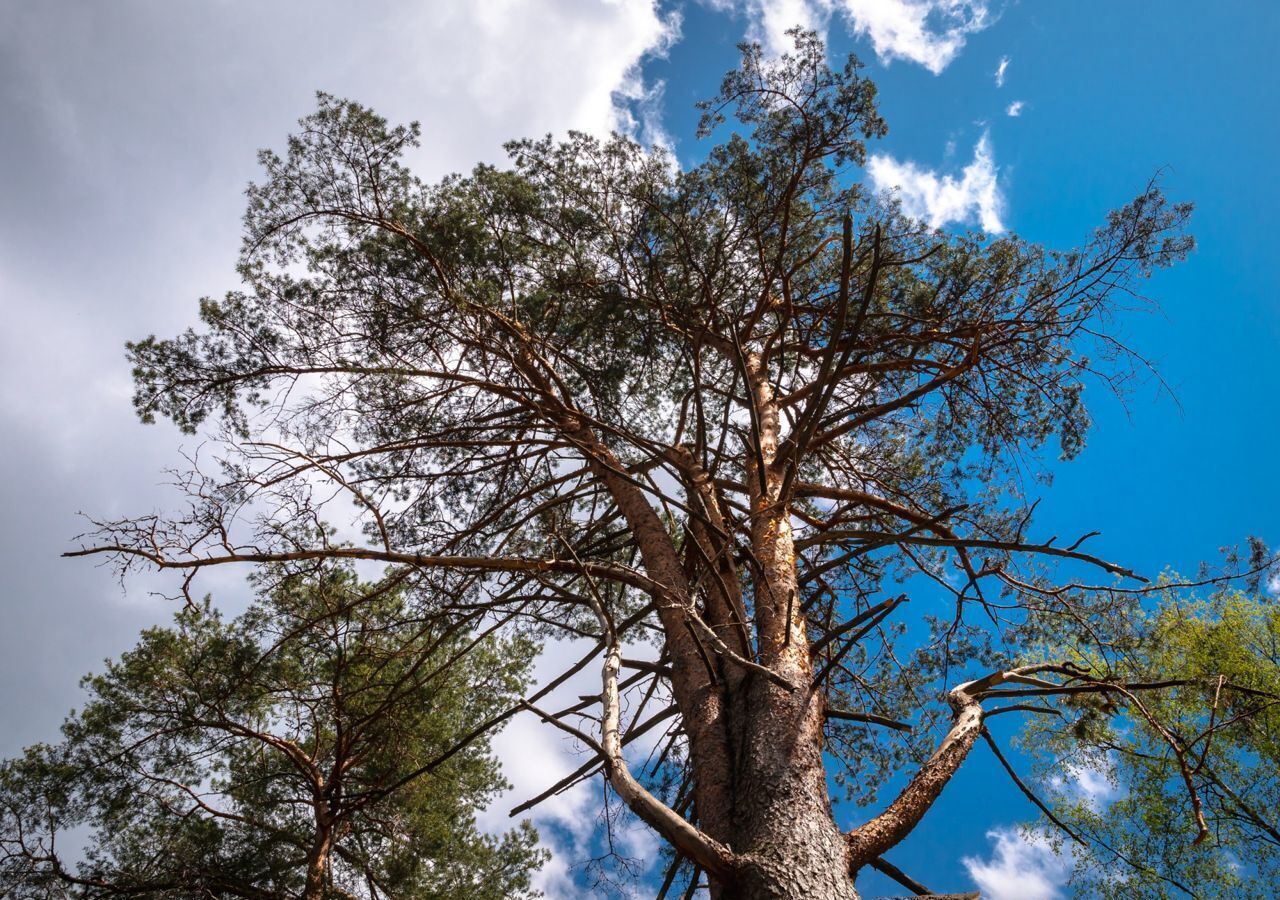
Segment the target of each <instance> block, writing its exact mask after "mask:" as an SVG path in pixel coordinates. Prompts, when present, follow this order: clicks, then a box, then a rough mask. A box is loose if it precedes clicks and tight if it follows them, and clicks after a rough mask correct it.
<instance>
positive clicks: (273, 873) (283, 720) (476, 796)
mask: <svg viewBox="0 0 1280 900" xmlns="http://www.w3.org/2000/svg"><path fill="white" fill-rule="evenodd" d="M518 643H519V642H510V641H503V640H499V639H497V638H494V637H484V638H476V637H472V636H470V635H468V634H467V633H465V631H463V630H461V629H459V628H458V627H457V626H451V625H450V624H449V623H448V622H447V621H444V620H441V619H439V618H438V617H434V616H432V615H429V614H428V615H424V614H423V613H422V612H421V611H419V610H418V609H417V608H416V607H415V606H414V605H413V604H412V603H411V600H410V598H409V597H408V596H407V594H406V592H405V591H404V590H403V589H402V587H401V585H400V584H399V580H397V579H389V580H388V581H386V582H384V583H381V584H376V585H372V584H361V583H359V582H358V581H357V579H356V578H355V576H354V574H353V573H352V572H350V571H348V570H345V569H342V568H338V567H328V568H321V569H316V570H315V571H314V572H312V573H310V574H307V575H299V574H291V575H286V576H283V577H282V578H280V579H278V580H276V581H275V582H274V583H273V584H272V585H271V586H270V589H269V590H267V591H266V592H265V593H264V594H263V595H262V596H261V597H260V598H259V600H258V601H257V602H256V603H255V604H254V605H253V606H252V607H251V608H250V609H249V610H248V611H247V612H245V613H244V614H243V615H241V616H239V617H237V618H236V619H234V620H231V621H226V620H225V619H224V618H223V617H222V616H220V615H219V614H218V613H217V612H216V611H215V610H214V609H213V608H212V606H211V605H210V604H209V603H208V601H207V600H206V602H205V603H204V604H203V605H201V606H191V607H188V608H187V609H185V610H183V611H182V612H181V613H179V614H178V616H177V618H176V623H175V625H174V627H172V628H153V629H151V630H148V631H147V632H145V633H144V634H143V636H142V639H141V641H140V643H139V644H138V646H137V647H135V648H134V649H133V650H131V651H129V652H127V653H125V654H124V655H123V656H122V657H121V658H120V659H119V660H118V661H115V662H110V663H108V666H107V669H106V671H105V672H104V673H103V674H100V675H94V676H90V677H88V678H86V679H85V682H84V686H85V688H86V689H87V691H88V693H89V698H90V699H89V701H88V703H87V704H86V706H85V708H84V709H83V710H81V711H80V712H79V713H78V714H75V715H73V716H71V717H70V718H69V719H68V720H67V722H66V724H65V725H64V726H63V732H64V739H63V741H62V742H61V743H58V744H55V745H39V746H35V747H31V748H29V749H28V750H27V752H26V754H25V755H24V756H22V757H20V758H18V759H14V760H10V761H8V762H6V763H5V764H4V765H3V767H2V768H0V888H2V889H3V891H4V892H5V895H6V896H12V897H32V898H34V897H63V896H75V897H107V896H116V895H119V894H140V895H143V896H152V897H174V898H181V897H191V898H195V897H263V898H266V897H295V896H299V895H301V893H302V891H303V887H304V880H305V876H306V872H307V865H308V861H309V860H310V859H313V858H314V853H315V847H316V846H317V842H318V839H320V838H326V837H327V839H328V841H329V842H330V844H331V846H330V847H329V848H328V849H327V851H326V854H327V858H326V860H325V861H324V864H323V868H324V870H325V872H324V876H323V882H324V892H323V894H316V895H315V896H325V897H334V898H336V897H349V896H352V895H353V894H354V895H362V896H374V897H377V896H381V897H405V898H409V897H415V898H441V900H443V898H469V900H486V898H491V900H498V898H506V897H519V896H528V895H529V893H530V889H529V874H530V872H531V870H532V869H534V868H536V867H537V865H539V864H540V861H541V854H540V852H539V851H537V850H536V849H534V848H535V842H536V835H535V834H534V832H533V830H532V828H531V827H530V826H529V825H528V823H524V824H522V825H521V826H520V827H519V828H517V829H515V830H513V831H511V832H509V833H508V834H506V835H504V836H502V837H500V838H495V837H490V836H488V835H484V834H482V833H480V832H479V831H478V830H477V829H476V825H475V813H476V811H477V810H478V809H479V808H481V807H483V806H484V805H485V803H486V802H487V801H488V800H489V799H490V798H492V797H493V796H494V795H495V794H496V793H497V792H499V791H501V790H502V789H503V788H504V787H505V783H504V782H503V780H502V778H501V775H500V772H499V768H498V766H497V764H496V763H495V762H494V760H493V759H491V758H490V756H489V755H488V737H487V736H486V737H483V738H481V739H479V740H475V741H472V742H470V743H468V744H466V745H465V746H464V747H463V748H461V749H459V750H458V751H457V752H455V753H453V754H452V755H450V756H448V757H447V758H444V757H445V754H446V753H447V752H448V751H449V750H450V749H452V748H454V747H456V746H457V745H458V744H459V743H460V742H461V741H463V740H464V738H466V736H468V735H469V734H470V733H471V732H472V730H473V729H475V728H476V727H477V726H478V725H479V724H480V723H482V722H484V721H485V720H487V719H489V718H491V717H492V716H494V715H495V714H496V713H498V712H500V711H501V710H503V709H505V708H506V707H508V706H509V705H510V704H511V703H512V702H513V698H514V697H516V696H517V695H518V694H519V692H520V691H521V690H522V687H523V684H524V678H525V665H526V663H525V662H524V660H525V659H526V658H527V657H528V655H529V652H528V648H527V647H524V646H518ZM77 836H86V837H87V847H86V850H85V852H84V854H83V858H82V859H81V860H80V861H78V862H76V861H75V860H74V856H75V854H74V852H72V853H71V854H69V855H68V856H62V855H61V854H65V853H67V850H68V848H74V847H75V846H76V842H77V840H78V837H77Z"/></svg>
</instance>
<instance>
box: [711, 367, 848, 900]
mask: <svg viewBox="0 0 1280 900" xmlns="http://www.w3.org/2000/svg"><path fill="white" fill-rule="evenodd" d="M748 368H749V370H750V371H751V373H752V376H753V378H752V380H753V391H754V394H755V401H756V409H757V415H758V422H757V427H758V434H759V447H758V450H759V454H758V456H755V457H754V458H751V459H749V461H748V470H749V474H750V476H751V480H752V481H754V488H755V489H754V491H753V497H752V510H751V512H752V517H751V549H752V554H753V556H754V563H755V565H754V566H753V572H752V582H753V593H754V605H755V630H756V637H757V653H758V655H759V659H760V662H761V663H762V664H763V665H766V666H768V667H769V668H770V669H772V670H773V671H774V672H776V673H778V674H779V675H781V676H782V677H783V678H784V679H786V680H787V681H788V682H790V683H791V684H792V685H793V686H794V689H793V690H787V689H786V688H784V687H781V686H779V685H778V684H776V683H774V682H772V681H769V680H767V679H764V678H751V679H749V680H747V681H746V682H745V683H744V684H743V686H742V689H741V692H740V693H741V697H740V699H739V698H735V699H736V700H737V702H736V703H735V704H734V712H735V713H736V714H737V715H735V717H734V718H735V721H734V727H733V729H732V730H733V733H734V734H735V736H736V737H737V738H738V740H737V741H736V744H737V746H736V747H735V749H736V755H737V758H736V760H735V762H736V766H735V775H736V777H735V788H736V790H735V798H734V799H735V802H734V809H733V817H734V836H733V841H732V845H733V849H734V851H735V852H736V853H737V854H739V856H740V858H741V859H742V862H743V865H742V866H741V867H740V869H739V877H738V879H737V883H736V884H735V885H733V886H732V887H731V888H726V889H722V890H721V891H720V897H723V898H726V900H727V898H730V897H732V898H735V900H738V898H740V900H799V898H805V900H816V898H824V900H826V898H830V900H854V898H856V897H857V896H858V894H857V891H856V890H855V889H854V886H853V879H852V877H851V875H850V871H849V857H848V844H847V841H846V840H845V837H844V835H843V834H842V833H841V832H840V829H839V828H838V827H837V826H836V823H835V819H834V818H833V816H832V813H831V801H830V798H829V796H828V793H827V775H826V767H825V766H824V764H823V759H822V724H823V715H824V710H823V707H822V704H823V699H822V694H821V693H820V692H818V691H815V690H813V689H812V687H811V685H812V684H813V665H812V662H811V660H810V658H809V642H808V635H807V629H806V626H805V619H804V614H803V612H802V611H801V609H800V598H799V585H798V581H797V573H796V552H795V542H794V539H793V536H792V532H791V517H790V514H789V512H788V510H787V504H786V502H785V499H782V500H781V502H780V495H781V492H782V490H783V481H784V475H783V471H782V469H783V468H784V466H779V465H778V464H777V451H778V434H779V421H778V409H777V405H776V403H775V401H774V396H773V392H772V389H771V388H770V386H769V383H768V380H767V379H766V378H765V377H764V374H763V367H762V366H760V365H758V364H757V362H756V360H755V359H752V360H751V361H750V362H749V364H748ZM762 465H763V471H762V470H761V466H762Z"/></svg>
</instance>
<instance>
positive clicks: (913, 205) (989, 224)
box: [867, 133, 1004, 234]
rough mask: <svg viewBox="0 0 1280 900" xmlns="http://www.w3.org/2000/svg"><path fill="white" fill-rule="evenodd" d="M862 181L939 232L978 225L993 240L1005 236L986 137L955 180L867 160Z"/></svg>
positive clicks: (883, 158)
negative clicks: (891, 196) (887, 194)
mask: <svg viewBox="0 0 1280 900" xmlns="http://www.w3.org/2000/svg"><path fill="white" fill-rule="evenodd" d="M867 175H868V177H869V178H870V179H871V184H872V186H873V187H874V188H875V189H876V190H877V191H892V192H893V193H894V194H895V196H896V197H897V198H898V199H899V200H900V201H901V203H902V209H903V212H905V213H906V214H907V215H909V216H912V217H913V218H917V219H921V220H923V221H925V222H927V223H928V224H929V225H930V227H933V228H942V227H944V226H945V225H948V224H950V223H953V222H957V223H966V222H975V221H976V222H977V223H978V224H980V225H981V226H982V228H983V229H984V230H985V231H987V232H989V233H992V234H996V233H999V232H1001V231H1004V223H1003V222H1002V221H1001V218H1000V216H1001V212H1002V210H1003V208H1004V197H1003V195H1002V194H1001V192H1000V185H999V183H998V181H997V178H996V165H995V157H994V155H993V154H992V150H991V137H990V135H989V134H986V133H984V134H983V135H982V137H981V138H980V139H979V141H978V144H977V146H976V147H974V150H973V161H972V162H971V163H969V164H968V165H967V166H965V167H964V169H963V170H961V172H960V175H959V177H956V176H955V175H948V174H941V175H940V174H938V173H937V172H934V171H930V170H928V169H923V168H921V167H920V166H918V165H916V164H915V163H914V162H911V161H910V160H906V161H900V160H897V159H894V158H893V157H891V156H888V155H885V154H874V155H872V156H871V158H870V159H868V160H867Z"/></svg>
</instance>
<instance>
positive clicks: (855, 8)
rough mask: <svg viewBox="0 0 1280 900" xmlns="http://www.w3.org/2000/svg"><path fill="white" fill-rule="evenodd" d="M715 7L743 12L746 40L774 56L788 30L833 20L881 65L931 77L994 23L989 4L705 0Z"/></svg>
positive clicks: (956, 0)
mask: <svg viewBox="0 0 1280 900" xmlns="http://www.w3.org/2000/svg"><path fill="white" fill-rule="evenodd" d="M710 2H711V5H712V6H713V7H715V8H717V9H738V10H742V11H745V12H746V14H747V15H748V17H749V19H750V22H751V26H750V32H749V34H750V36H751V37H752V38H753V39H755V40H759V41H760V42H761V43H762V44H763V45H764V46H765V47H766V48H767V49H768V50H770V51H771V52H774V53H778V52H782V51H784V50H787V49H788V48H789V47H790V46H791V41H790V39H789V38H787V36H786V31H787V29H788V28H792V27H794V26H796V25H799V26H801V27H804V28H809V29H813V30H815V31H819V32H822V31H825V30H826V28H827V26H828V24H829V22H830V20H831V19H832V18H833V17H835V16H838V17H839V18H841V19H843V20H844V22H845V24H846V26H847V27H848V29H849V30H850V31H851V32H852V33H853V34H854V35H856V36H858V37H862V38H866V39H867V40H869V41H870V42H871V47H872V49H873V50H874V51H875V53H876V56H877V57H878V58H879V59H880V61H881V62H884V63H889V62H892V61H893V60H897V59H901V60H905V61H907V62H913V63H916V64H918V65H921V66H924V67H925V68H926V69H928V70H929V71H930V72H933V73H934V74H935V75H936V74H938V73H939V72H941V71H942V70H943V69H945V68H946V67H947V66H948V65H949V64H950V63H951V61H952V60H953V59H955V58H956V55H957V54H959V52H960V50H961V49H962V48H963V47H964V44H965V41H966V39H967V38H968V36H969V35H970V34H973V33H974V32H977V31H981V30H982V29H984V28H986V27H987V26H989V25H990V24H991V23H992V21H993V20H994V15H993V14H992V12H991V5H990V2H989V0H710Z"/></svg>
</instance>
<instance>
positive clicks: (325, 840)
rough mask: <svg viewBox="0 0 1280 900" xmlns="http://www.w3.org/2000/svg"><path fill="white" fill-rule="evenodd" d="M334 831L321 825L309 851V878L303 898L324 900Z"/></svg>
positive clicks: (306, 899) (303, 891) (304, 887)
mask: <svg viewBox="0 0 1280 900" xmlns="http://www.w3.org/2000/svg"><path fill="white" fill-rule="evenodd" d="M332 835H333V832H332V830H331V829H330V828H327V827H319V828H318V829H317V831H316V836H315V840H314V841H313V842H312V844H311V850H310V851H309V852H308V853H307V880H306V884H305V885H304V886H303V889H302V900H323V898H324V893H325V880H326V878H325V876H326V875H327V874H328V872H329V853H330V850H331V848H332V843H333V841H332Z"/></svg>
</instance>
